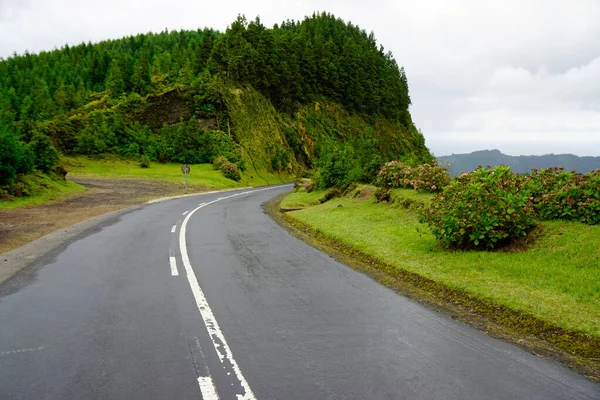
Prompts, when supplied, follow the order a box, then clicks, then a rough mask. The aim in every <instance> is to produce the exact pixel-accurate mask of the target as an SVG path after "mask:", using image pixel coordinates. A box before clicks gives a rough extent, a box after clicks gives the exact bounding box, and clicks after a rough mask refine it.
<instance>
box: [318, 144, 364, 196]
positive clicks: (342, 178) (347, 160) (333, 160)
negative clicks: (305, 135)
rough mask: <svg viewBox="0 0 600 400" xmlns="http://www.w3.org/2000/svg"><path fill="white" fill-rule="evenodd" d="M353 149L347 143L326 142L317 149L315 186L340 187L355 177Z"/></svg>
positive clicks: (324, 187)
mask: <svg viewBox="0 0 600 400" xmlns="http://www.w3.org/2000/svg"><path fill="white" fill-rule="evenodd" d="M356 164H357V162H356V158H355V153H354V149H353V148H352V146H350V145H349V144H338V143H334V142H328V143H326V144H325V145H324V146H323V147H322V148H321V149H320V151H319V159H318V161H317V167H318V177H317V186H318V187H319V188H320V189H327V188H330V187H334V186H337V187H341V186H344V185H346V184H348V183H350V182H353V181H354V180H355V178H356V177H357V174H356V170H357V168H356V167H357V165H356Z"/></svg>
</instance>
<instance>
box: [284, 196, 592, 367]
mask: <svg viewBox="0 0 600 400" xmlns="http://www.w3.org/2000/svg"><path fill="white" fill-rule="evenodd" d="M319 196H322V193H318V192H313V193H293V194H290V195H289V196H288V197H287V198H286V199H285V200H284V202H285V203H286V204H288V205H290V204H296V205H301V204H304V205H309V204H314V203H312V202H311V199H313V198H317V197H319ZM414 196H415V193H414V192H412V191H404V192H403V191H402V190H400V191H394V194H393V197H395V198H396V200H397V201H396V202H394V203H393V204H392V205H389V204H378V203H375V202H374V201H373V199H372V198H370V199H367V200H357V199H350V198H341V199H334V200H331V201H329V202H327V203H324V204H319V205H312V206H309V207H307V208H305V209H303V210H299V211H293V212H290V213H287V214H285V215H286V218H288V219H291V220H293V221H294V222H295V223H296V224H300V225H304V226H305V229H307V228H308V229H311V230H312V231H313V232H314V233H315V234H316V237H321V238H322V239H323V240H325V241H327V240H330V241H331V242H333V243H335V244H337V245H339V246H338V247H340V248H342V249H345V252H346V253H350V254H352V255H353V256H354V257H355V258H363V259H365V260H366V261H368V262H370V263H372V264H373V263H374V264H377V265H378V268H379V269H380V270H382V271H383V272H385V274H386V275H388V276H394V277H399V278H401V279H405V280H410V281H411V282H412V284H414V285H416V286H420V287H421V288H425V289H426V290H427V291H429V292H430V293H434V294H435V295H436V296H438V297H443V298H445V300H446V301H448V302H452V303H454V304H455V305H458V306H460V307H462V308H466V309H467V311H474V312H476V313H480V314H485V315H487V316H489V317H491V318H493V319H495V320H497V321H498V322H499V323H502V324H505V325H508V326H511V327H513V328H516V329H517V330H519V331H520V332H521V333H524V334H529V335H531V334H533V335H536V336H538V337H542V338H543V339H544V340H546V341H550V342H552V343H553V344H554V345H555V346H558V348H560V349H562V350H566V351H567V352H568V353H571V354H576V355H578V356H581V357H584V358H585V359H586V360H587V361H585V360H584V361H582V362H579V361H581V360H575V364H578V363H579V364H581V363H583V364H586V363H587V364H589V363H588V361H589V362H591V363H592V364H594V363H595V364H594V365H591V366H590V365H587V367H589V368H587V367H586V368H583V369H584V370H586V372H587V373H588V374H591V375H592V376H595V377H596V378H598V377H599V376H600V375H599V372H600V368H599V366H598V361H599V360H598V359H599V358H600V274H598V270H599V268H600V227H598V226H587V225H582V224H578V223H570V222H544V223H542V230H541V232H542V233H541V236H540V237H539V238H538V239H537V240H536V241H535V243H532V244H531V245H530V246H529V247H528V248H527V249H526V250H523V249H521V250H520V251H512V252H459V251H448V250H443V249H440V248H439V247H438V246H437V245H436V243H435V240H434V238H433V236H432V235H431V234H429V233H428V231H427V229H426V226H424V225H422V224H420V223H419V222H418V220H417V215H416V212H415V211H413V210H412V209H410V208H404V207H403V205H405V204H406V203H404V204H403V202H402V201H398V200H401V199H402V198H404V199H406V198H411V197H412V198H413V199H415V197H414ZM417 196H418V197H423V196H426V195H423V196H422V195H418V194H417ZM384 280H385V279H384ZM576 366H577V365H576ZM578 366H580V367H581V365H578Z"/></svg>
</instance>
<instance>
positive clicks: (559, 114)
mask: <svg viewBox="0 0 600 400" xmlns="http://www.w3.org/2000/svg"><path fill="white" fill-rule="evenodd" d="M313 11H328V12H332V13H333V14H335V15H336V16H337V17H340V18H342V19H344V20H346V21H348V20H350V21H352V22H353V23H354V24H358V25H359V26H360V27H361V28H363V29H365V30H367V31H374V32H375V36H376V38H377V40H378V42H379V43H380V44H382V45H383V46H384V47H385V48H386V49H387V50H391V51H392V52H393V53H394V56H395V58H396V60H397V61H398V63H399V64H400V65H403V66H404V67H405V69H406V73H407V77H408V84H409V87H410V94H411V97H412V102H413V105H412V106H411V113H412V115H413V119H414V121H415V123H416V125H417V127H418V128H419V129H421V130H422V132H423V134H424V135H425V139H426V144H427V146H428V147H429V148H430V149H431V150H432V151H433V152H434V153H435V155H446V154H451V153H463V152H470V151H473V150H480V149H491V148H497V149H500V150H502V151H503V152H505V153H508V154H512V155H519V154H547V153H574V154H578V155H595V156H600V22H599V21H600V1H598V0H497V1H482V0H454V1H446V0H396V1H393V0H389V1H385V0H370V1H364V0H361V1H357V0H346V1H341V0H340V1H332V0H320V1H315V0H291V1H286V0H278V1H274V0H253V1H241V0H218V1H214V0H213V1H199V0H102V1H98V0H94V1H89V0H52V1H50V0H0V57H7V56H9V55H10V54H12V52H13V51H16V52H17V53H22V52H24V51H25V50H29V51H30V52H39V51H41V50H51V49H53V48H54V47H61V46H62V45H64V44H65V43H68V44H70V45H72V44H78V43H81V42H82V41H86V42H87V41H92V42H96V41H99V40H102V39H111V38H119V37H121V36H123V35H130V34H136V33H141V32H149V31H153V32H157V31H162V30H164V29H165V28H168V29H169V30H171V29H197V28H201V27H212V28H215V29H218V30H225V29H226V27H227V25H228V24H230V23H231V22H232V21H233V20H234V19H235V18H236V16H237V14H245V15H246V16H247V17H248V19H253V18H254V17H255V16H256V15H259V16H260V17H261V20H262V22H263V23H264V24H265V25H267V26H272V25H273V24H274V23H278V22H281V21H282V20H284V19H296V20H298V19H302V18H303V17H304V16H305V15H309V14H312V12H313Z"/></svg>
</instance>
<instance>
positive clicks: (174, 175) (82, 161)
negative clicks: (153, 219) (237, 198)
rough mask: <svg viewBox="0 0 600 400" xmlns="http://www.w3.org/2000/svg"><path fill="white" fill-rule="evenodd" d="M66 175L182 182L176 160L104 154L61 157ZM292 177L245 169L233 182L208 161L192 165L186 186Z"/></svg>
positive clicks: (231, 185)
mask: <svg viewBox="0 0 600 400" xmlns="http://www.w3.org/2000/svg"><path fill="white" fill-rule="evenodd" d="M63 164H64V165H65V168H66V169H67V170H68V171H69V176H74V177H90V178H102V177H105V178H111V179H152V180H160V181H166V182H172V183H180V184H182V185H183V174H182V173H181V165H180V164H159V163H155V162H152V163H151V164H150V167H149V168H141V167H140V166H139V162H137V161H134V160H123V159H119V158H117V157H112V156H106V157H104V158H98V159H92V158H88V157H73V158H65V159H63ZM291 180H293V177H292V176H291V175H286V174H281V175H274V174H272V173H268V172H264V171H250V170H248V171H245V172H244V173H243V174H242V179H241V180H240V181H239V182H235V181H233V180H231V179H227V178H225V177H224V176H223V174H222V173H221V172H220V171H216V170H214V169H213V167H212V165H211V164H199V165H192V166H191V172H190V174H188V177H187V182H188V185H189V186H190V188H191V189H192V190H193V189H197V190H203V189H231V188H236V187H245V186H263V185H271V184H277V183H283V182H289V181H291Z"/></svg>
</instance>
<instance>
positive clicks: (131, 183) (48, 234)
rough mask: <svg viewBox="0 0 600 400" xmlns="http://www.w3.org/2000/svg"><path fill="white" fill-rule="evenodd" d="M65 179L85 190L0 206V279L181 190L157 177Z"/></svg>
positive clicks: (177, 186)
mask: <svg viewBox="0 0 600 400" xmlns="http://www.w3.org/2000/svg"><path fill="white" fill-rule="evenodd" d="M70 180H72V181H73V182H75V183H78V184H80V185H83V186H85V187H86V188H87V190H86V191H83V192H79V193H76V194H74V195H73V196H70V197H69V198H67V199H65V200H61V201H57V202H52V203H48V204H44V205H40V206H34V207H26V208H17V209H6V210H0V255H1V256H0V284H1V283H3V282H5V281H7V280H8V279H10V278H11V277H12V276H13V275H14V274H15V273H17V272H18V271H19V270H21V269H23V268H24V267H26V266H27V265H29V264H31V262H33V261H34V260H35V259H37V258H38V257H40V256H41V255H43V254H46V253H47V252H48V251H50V250H51V249H53V248H55V247H57V246H59V245H60V244H61V243H64V242H66V241H67V240H69V239H70V238H72V237H74V236H76V235H80V234H83V233H84V232H86V231H87V230H89V229H91V228H93V227H95V226H98V225H99V224H102V223H108V222H110V220H115V221H116V220H117V219H118V217H119V216H120V215H122V214H123V213H126V212H129V211H131V210H133V209H136V208H138V207H140V206H141V205H142V204H144V203H146V202H147V201H148V200H150V199H156V198H164V197H169V196H176V195H181V194H182V188H181V185H178V184H175V183H170V182H163V181H156V180H140V179H135V180H125V179H99V178H83V177H77V178H73V179H70Z"/></svg>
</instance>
